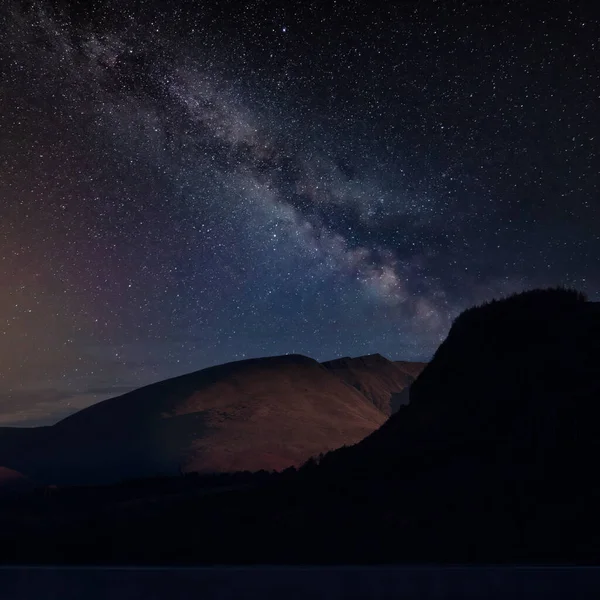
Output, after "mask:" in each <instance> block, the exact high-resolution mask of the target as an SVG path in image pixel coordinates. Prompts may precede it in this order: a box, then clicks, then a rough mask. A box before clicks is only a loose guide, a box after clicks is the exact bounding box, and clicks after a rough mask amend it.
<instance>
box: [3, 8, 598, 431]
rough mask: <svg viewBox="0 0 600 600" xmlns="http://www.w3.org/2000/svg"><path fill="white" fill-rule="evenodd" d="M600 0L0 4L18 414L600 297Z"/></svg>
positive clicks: (415, 353) (11, 379)
mask: <svg viewBox="0 0 600 600" xmlns="http://www.w3.org/2000/svg"><path fill="white" fill-rule="evenodd" d="M85 4H89V5H92V4H93V7H87V8H86V7H85ZM194 4H196V7H194ZM368 4H371V6H370V7H369V6H368ZM387 4H390V5H393V6H386V5H387ZM595 4H596V3H595V2H591V1H590V2H560V1H556V2H545V3H544V2H541V3H534V2H527V1H519V2H512V1H507V0H503V1H501V2H500V1H498V2H495V1H491V0H489V1H487V2H476V1H471V2H451V1H448V2H446V1H444V2H441V1H440V2H433V1H431V2H425V1H405V2H397V3H385V5H383V7H382V8H377V6H376V4H374V3H367V2H342V1H339V2H337V3H324V2H312V3H311V2H304V1H303V2H291V1H285V2H259V1H255V2H245V3H244V2H235V3H233V2H227V1H223V0H221V1H220V2H218V3H217V2H215V3H211V2H197V3H194V2H180V3H178V6H179V7H180V8H179V9H174V8H172V6H174V5H175V3H171V2H163V3H159V2H143V1H138V2H129V1H127V0H119V1H115V2H112V3H110V2H87V3H75V2H72V3H61V4H57V3H53V4H50V3H31V2H28V3H22V4H21V3H20V2H16V1H11V2H4V3H2V8H0V360H1V365H2V367H1V369H0V424H18V425H34V424H46V423H53V422H55V421H57V420H58V419H59V418H61V417H63V416H65V415H66V414H68V413H70V412H73V411H74V410H76V409H78V408H81V407H84V406H87V405H89V404H91V403H93V402H95V401H98V400H101V399H104V398H107V397H110V396H113V395H116V394H118V393H121V392H123V391H127V390H130V389H132V388H134V387H138V386H140V385H143V384H147V383H150V382H153V381H157V380H160V379H164V378H166V377H170V376H174V375H178V374H181V373H185V372H189V371H193V370H196V369H200V368H203V367H207V366H210V365H213V364H218V363H222V362H226V361H230V360H237V359H243V358H249V357H256V356H265V355H275V354H284V353H291V352H296V353H302V354H306V355H309V356H312V357H314V358H316V359H319V360H326V359H331V358H334V357H338V356H347V355H361V354H367V353H374V352H379V353H381V354H383V355H385V356H388V357H389V358H393V359H405V360H413V359H414V360H418V359H425V360H426V359H428V358H429V357H430V356H431V354H432V352H433V351H434V350H435V348H436V347H437V345H438V344H439V343H440V341H441V340H442V339H443V338H444V336H445V334H446V333H447V331H448V327H449V325H450V323H451V321H452V319H453V318H454V317H455V316H456V315H457V314H458V313H459V312H460V311H461V310H462V309H464V308H466V307H468V306H470V305H472V304H474V303H479V302H482V301H484V300H489V299H491V298H493V297H500V296H504V295H506V294H509V293H512V292H515V291H521V290H524V289H528V288H531V287H538V286H548V285H552V286H554V285H567V286H573V287H576V288H578V289H580V290H581V291H583V292H586V293H587V294H588V295H589V296H590V298H592V299H599V293H600V261H599V258H598V257H599V256H600V201H599V198H598V194H599V175H598V172H599V168H600V156H599V152H598V148H599V141H600V117H599V116H598V115H599V114H600V99H599V96H600V75H599V72H600V70H599V66H598V65H599V61H598V58H597V57H598V55H599V54H600V45H599V41H598V38H599V34H600V27H599V25H598V23H599V20H598V9H597V8H594V5H595Z"/></svg>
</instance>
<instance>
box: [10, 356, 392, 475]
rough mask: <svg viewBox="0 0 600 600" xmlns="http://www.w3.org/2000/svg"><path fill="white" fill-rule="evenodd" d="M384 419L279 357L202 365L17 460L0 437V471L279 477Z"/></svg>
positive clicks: (109, 407) (56, 430)
mask: <svg viewBox="0 0 600 600" xmlns="http://www.w3.org/2000/svg"><path fill="white" fill-rule="evenodd" d="M385 420H386V415H385V414H384V413H383V412H381V411H380V410H378V409H377V408H376V407H375V406H374V405H373V404H372V403H371V402H369V401H368V400H367V399H366V398H365V396H363V395H362V394H361V393H360V392H358V391H357V390H356V389H354V388H353V387H351V386H349V385H347V384H346V383H344V381H342V380H341V379H340V378H338V377H336V376H335V375H333V374H332V372H331V371H330V370H328V369H326V368H324V367H323V366H321V365H320V364H319V363H318V362H316V361H315V360H312V359H310V358H306V357H304V356H298V355H288V356H280V357H273V358H264V359H253V360H246V361H240V362H235V363H229V364H225V365H220V366H217V367H211V368H209V369H204V370H202V371H198V372H196V373H191V374H189V375H185V376H182V377H178V378H175V379H170V380H167V381H162V382H160V383H156V384H153V385H150V386H148V387H145V388H141V389H139V390H136V391H134V392H130V393H128V394H125V395H124V396H120V397H117V398H112V399H110V400H106V401H104V402H100V403H98V404H95V405H93V406H91V407H89V408H87V409H84V410H82V411H80V412H78V413H76V414H74V415H71V416H69V417H67V418H66V419H64V420H63V421H61V422H59V423H57V424H56V425H54V426H53V427H47V428H44V436H43V437H44V444H43V445H38V444H35V445H32V447H31V449H30V450H29V451H28V452H25V453H23V452H21V451H20V449H21V448H23V447H24V446H23V441H24V440H23V439H21V438H22V437H23V435H19V436H16V437H15V440H16V442H17V443H13V444H12V445H11V444H10V443H8V444H7V443H6V441H5V440H6V439H7V438H6V436H0V437H4V438H5V439H4V440H2V439H0V449H1V450H2V455H1V456H0V464H4V465H6V466H8V467H11V468H14V469H17V470H18V471H21V472H23V473H25V474H27V475H28V476H30V477H32V478H33V479H34V480H35V481H37V482H40V483H45V484H52V483H56V484H64V483H102V482H110V481H116V480H119V479H122V478H125V477H141V476H151V475H156V474H168V473H178V472H179V471H180V470H184V471H217V472H218V471H236V470H260V469H284V468H286V467H289V466H291V465H300V464H302V463H303V462H304V461H305V460H307V459H308V458H309V457H310V456H312V455H315V454H319V453H321V452H327V451H329V450H332V449H334V448H338V447H340V446H343V445H345V444H346V445H351V444H354V443H356V442H358V441H360V440H361V439H363V438H364V437H365V436H367V435H368V434H370V433H371V432H373V431H374V430H375V429H377V428H378V427H379V426H380V425H381V424H382V423H383V422H384V421H385ZM30 431H31V433H30V434H27V435H34V434H35V430H30ZM0 433H2V432H0ZM5 433H8V432H5ZM20 433H21V434H23V430H21V432H20ZM2 442H4V443H2ZM7 446H8V447H7Z"/></svg>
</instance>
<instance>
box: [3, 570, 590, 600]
mask: <svg viewBox="0 0 600 600" xmlns="http://www.w3.org/2000/svg"><path fill="white" fill-rule="evenodd" d="M0 598H2V600H16V599H19V600H21V599H23V600H24V599H27V600H32V599H36V600H37V599H39V600H55V599H56V600H75V599H77V600H80V599H86V600H99V599H101V598H102V599H110V600H138V599H139V600H154V599H159V598H161V599H162V598H166V599H168V600H179V599H180V598H181V599H183V598H202V599H206V600H213V599H215V600H216V599H219V600H225V599H231V600H233V599H235V600H242V599H247V598H260V599H261V600H264V599H267V598H275V599H282V600H296V599H300V598H302V599H304V598H307V599H308V598H310V599H321V598H322V599H327V600H336V599H341V598H344V599H346V598H350V599H352V598H356V599H358V598H386V599H387V598H389V599H392V598H393V599H397V598H403V599H407V598H410V599H413V598H415V599H416V598H419V599H425V598H435V599H437V600H441V599H444V600H446V599H457V600H458V599H461V600H464V599H474V600H475V599H477V600H482V599H490V600H491V599H496V598H503V599H507V600H508V599H511V600H513V599H521V598H522V599H524V600H525V599H527V600H531V599H532V598H536V599H538V598H552V599H554V598H577V599H578V600H579V599H581V598H596V599H597V598H600V569H597V568H587V567H586V568H571V567H569V568H555V567H553V568H541V567H517V568H511V567H443V568H440V567H302V568H301V567H243V568H242V567H211V568H180V569H177V568H164V569H149V568H65V567H59V568H53V567H39V568H36V567H18V568H13V567H10V568H8V567H7V568H0Z"/></svg>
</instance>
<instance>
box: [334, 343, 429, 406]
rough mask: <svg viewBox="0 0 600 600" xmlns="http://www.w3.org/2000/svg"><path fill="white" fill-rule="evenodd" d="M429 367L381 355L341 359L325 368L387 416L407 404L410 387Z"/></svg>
mask: <svg viewBox="0 0 600 600" xmlns="http://www.w3.org/2000/svg"><path fill="white" fill-rule="evenodd" d="M426 364H427V363H411V362H404V361H397V362H392V361H390V360H388V359H387V358H385V357H383V356H381V354H370V355H368V356H359V357H357V358H349V357H346V358H339V359H337V360H330V361H328V362H324V363H323V366H324V367H326V368H327V369H329V370H330V371H331V372H332V373H334V374H335V375H337V376H338V377H339V378H340V379H342V380H343V381H345V382H346V383H348V384H350V385H351V386H352V387H354V388H356V389H357V390H359V391H360V392H362V394H364V395H365V396H366V397H367V398H368V399H369V400H370V401H371V402H372V403H373V404H374V405H375V406H376V407H377V408H378V409H379V410H381V411H382V412H384V413H385V414H386V415H391V414H393V413H395V412H396V411H397V410H398V408H399V407H400V406H401V405H402V404H407V403H408V387H409V386H410V384H411V383H412V382H413V381H414V380H415V378H416V377H417V375H418V374H419V373H420V372H421V371H422V370H423V368H424V367H425V365H426Z"/></svg>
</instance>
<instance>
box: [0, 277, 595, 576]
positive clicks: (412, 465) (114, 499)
mask: <svg viewBox="0 0 600 600" xmlns="http://www.w3.org/2000/svg"><path fill="white" fill-rule="evenodd" d="M321 369H323V371H325V372H327V373H328V374H330V373H329V371H327V369H325V368H323V367H321ZM599 399H600V304H598V303H593V302H588V301H586V300H585V298H584V297H583V296H581V295H580V294H578V293H576V292H573V291H570V290H563V289H558V290H534V291H532V292H527V293H523V294H519V295H516V296H513V297H509V298H507V299H504V300H500V301H495V302H492V303H489V304H487V305H483V306H480V307H476V308H473V309H469V310H468V311H465V312H464V313H462V314H461V315H460V316H459V317H458V318H457V319H456V320H455V322H454V324H453V326H452V328H451V330H450V332H449V334H448V337H447V338H446V340H445V341H444V342H443V343H442V345H441V346H440V347H439V349H438V351H437V352H436V354H435V356H434V358H433V360H432V361H431V363H429V364H428V365H427V366H426V367H425V368H424V370H423V372H422V373H421V375H420V376H419V377H418V379H417V380H416V381H415V383H414V384H413V385H412V388H411V399H410V403H409V404H408V405H405V406H402V407H400V409H399V410H398V411H397V412H396V413H395V414H393V415H392V416H391V417H390V418H389V419H388V420H386V421H385V423H384V424H383V425H382V426H381V427H379V428H378V429H377V430H376V431H374V432H373V433H371V434H370V435H368V436H367V437H366V438H365V439H363V440H362V441H361V442H360V443H358V444H356V445H354V446H350V447H346V448H340V449H338V450H334V451H332V452H330V453H328V454H326V455H325V456H324V457H323V458H322V459H321V460H320V461H315V460H310V461H308V462H307V463H306V464H305V465H304V466H302V468H300V469H299V470H297V471H295V470H293V469H288V470H286V471H284V472H282V473H280V474H273V475H268V474H266V475H265V474H262V475H261V474H257V475H253V476H250V477H249V478H247V479H240V478H239V477H237V476H228V477H229V478H228V479H225V480H216V479H214V478H206V477H204V478H203V477H197V478H196V479H193V478H187V477H184V478H172V479H170V480H169V481H156V482H153V481H148V482H146V484H145V487H143V488H142V487H140V486H134V485H133V484H132V485H129V486H120V487H112V488H110V489H109V488H105V489H104V490H100V489H98V488H95V489H91V490H90V491H89V493H87V495H86V494H85V493H83V492H82V491H78V490H75V489H73V490H69V489H67V490H64V491H63V494H62V496H59V497H57V498H56V499H55V501H54V503H53V504H50V505H49V504H48V503H44V502H41V503H40V502H39V501H36V500H35V499H34V498H33V497H32V498H31V499H30V500H25V499H23V500H20V501H19V503H18V505H16V504H13V505H10V506H8V505H7V506H6V507H5V508H4V509H3V510H2V511H0V557H1V559H2V560H3V561H10V560H13V561H14V560H16V561H20V562H100V563H102V562H104V563H107V562H109V563H128V562H129V563H131V562H133V563H137V564H140V563H165V562H171V563H177V564H182V563H193V564H198V563H211V564H215V563H218V564H223V563H237V564H241V563H263V564H265V563H270V564H273V563H278V562H279V563H282V562H283V563H288V564H290V563H312V564H315V563H341V564H348V563H379V564H381V563H394V562H417V563H432V562H446V563H448V562H449V563H453V564H456V563H488V564H489V563H495V564H499V563H511V564H514V563H527V564H531V563H561V564H564V563H575V564H597V563H598V560H600V514H599V513H598V503H599V501H600V482H599V480H598V477H596V468H597V464H598V460H599V458H600V404H599V402H598V400H599ZM36 502H37V503H36ZM28 503H29V504H28ZM74 506H76V507H77V510H78V511H79V514H80V515H83V516H74V515H73V507H74ZM48 515H50V516H48ZM91 538H93V539H94V541H95V543H94V544H93V545H89V546H86V544H85V543H84V542H85V540H86V539H91ZM15 540H18V544H17V546H15V544H14V541H15ZM257 540H260V543H257ZM15 548H16V549H15ZM2 549H4V550H2ZM82 549H85V550H82Z"/></svg>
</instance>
